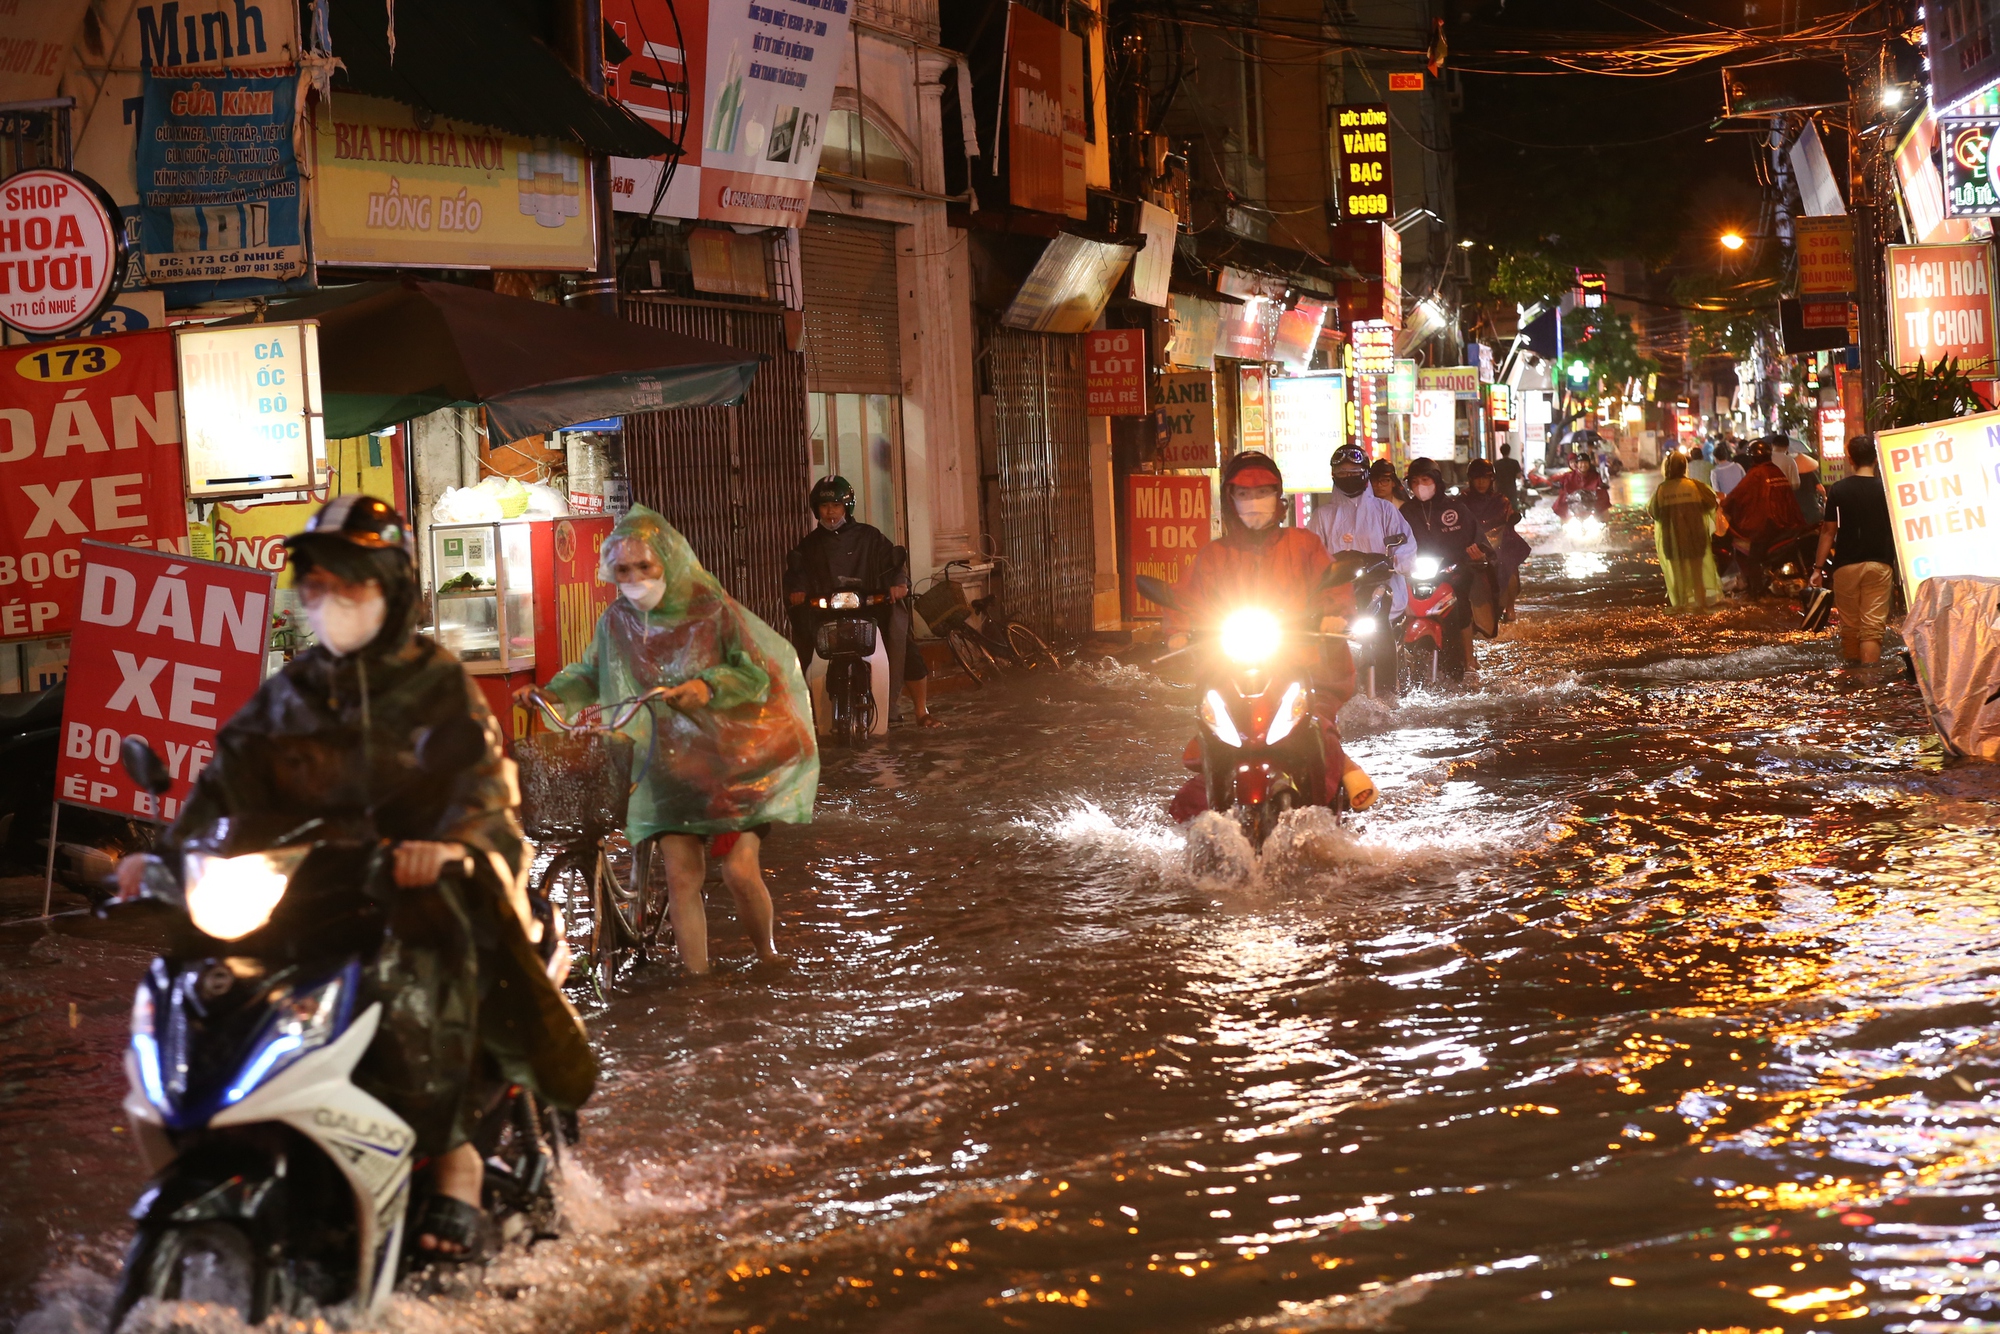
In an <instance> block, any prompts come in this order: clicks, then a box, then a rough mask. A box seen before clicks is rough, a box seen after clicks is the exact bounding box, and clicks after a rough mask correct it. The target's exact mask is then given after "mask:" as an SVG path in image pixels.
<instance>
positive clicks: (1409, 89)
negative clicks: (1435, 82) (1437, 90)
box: [1389, 70, 1424, 93]
mask: <svg viewBox="0 0 2000 1334" xmlns="http://www.w3.org/2000/svg"><path fill="white" fill-rule="evenodd" d="M1423 90H1424V76H1423V74H1422V73H1421V72H1419V71H1416V70H1392V71H1390V73H1389V91H1390V92H1392V93H1421V92H1422V91H1423Z"/></svg>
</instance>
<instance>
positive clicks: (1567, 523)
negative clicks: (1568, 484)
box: [1563, 487, 1610, 542]
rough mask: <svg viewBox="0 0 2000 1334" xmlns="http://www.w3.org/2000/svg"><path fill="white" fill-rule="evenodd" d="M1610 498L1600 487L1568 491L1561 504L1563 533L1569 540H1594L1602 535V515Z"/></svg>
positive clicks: (1608, 504)
mask: <svg viewBox="0 0 2000 1334" xmlns="http://www.w3.org/2000/svg"><path fill="white" fill-rule="evenodd" d="M1609 508H1610V498H1609V496H1608V495H1607V494H1606V493H1605V492H1604V490H1603V489H1602V488H1599V487H1591V488H1588V489H1586V490H1583V491H1573V492H1571V493H1570V495H1569V498H1568V500H1567V502H1566V503H1565V504H1564V506H1563V535H1564V536H1565V537H1567V538H1569V540H1570V541H1571V542H1595V541H1596V540H1597V539H1598V538H1600V537H1602V536H1604V516H1605V513H1606V511H1607V510H1608V509H1609Z"/></svg>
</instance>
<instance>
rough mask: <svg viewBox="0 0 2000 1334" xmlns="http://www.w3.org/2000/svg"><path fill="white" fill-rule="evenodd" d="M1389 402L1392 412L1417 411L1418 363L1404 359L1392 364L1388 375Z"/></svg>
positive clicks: (1399, 358)
mask: <svg viewBox="0 0 2000 1334" xmlns="http://www.w3.org/2000/svg"><path fill="white" fill-rule="evenodd" d="M1387 379H1388V395H1387V397H1388V400H1389V411H1391V412H1415V411H1416V409H1417V363H1416V362H1415V361H1412V360H1407V359H1405V358H1402V357H1398V358H1396V360H1395V361H1393V362H1392V363H1390V366H1389V374H1388V377H1387Z"/></svg>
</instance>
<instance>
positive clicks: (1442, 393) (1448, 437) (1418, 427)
mask: <svg viewBox="0 0 2000 1334" xmlns="http://www.w3.org/2000/svg"><path fill="white" fill-rule="evenodd" d="M1417 374H1418V375H1419V376H1421V375H1422V374H1423V372H1422V371H1419V372H1417ZM1457 420H1458V395H1457V394H1455V393H1453V392H1452V391H1451V390H1449V389H1426V388H1424V387H1423V382H1422V380H1421V379H1419V381H1418V387H1417V403H1416V410H1415V411H1413V412H1412V413H1411V414H1410V457H1411V458H1413V459H1452V458H1456V457H1458V441H1457V436H1456V430H1455V423H1456V422H1457Z"/></svg>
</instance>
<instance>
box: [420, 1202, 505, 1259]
mask: <svg viewBox="0 0 2000 1334" xmlns="http://www.w3.org/2000/svg"><path fill="white" fill-rule="evenodd" d="M422 1237H433V1238H435V1239H436V1240H437V1241H438V1243H439V1244H440V1247H442V1246H443V1245H445V1244H450V1245H454V1246H457V1247H458V1248H459V1249H457V1250H455V1251H447V1250H443V1249H435V1250H433V1249H426V1248H425V1247H424V1245H423V1244H422V1242H421V1241H420V1240H419V1238H422ZM493 1243H494V1232H493V1220H492V1219H490V1218H488V1217H487V1216H486V1211H485V1210H484V1209H478V1208H474V1207H473V1206H472V1205H469V1204H467V1203H466V1202H465V1201H464V1200H457V1199H453V1198H452V1197H451V1196H449V1195H432V1196H431V1197H430V1199H429V1200H428V1201H427V1202H426V1203H425V1205H424V1211H423V1216H422V1217H421V1218H419V1219H418V1220H417V1222H416V1224H415V1226H413V1227H412V1228H411V1229H410V1241H409V1252H410V1255H411V1257H412V1258H413V1260H414V1262H415V1263H416V1264H417V1265H418V1266H422V1265H463V1264H484V1263H485V1262H486V1261H487V1260H489V1259H491V1258H492V1256H493V1249H494V1245H493Z"/></svg>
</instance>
